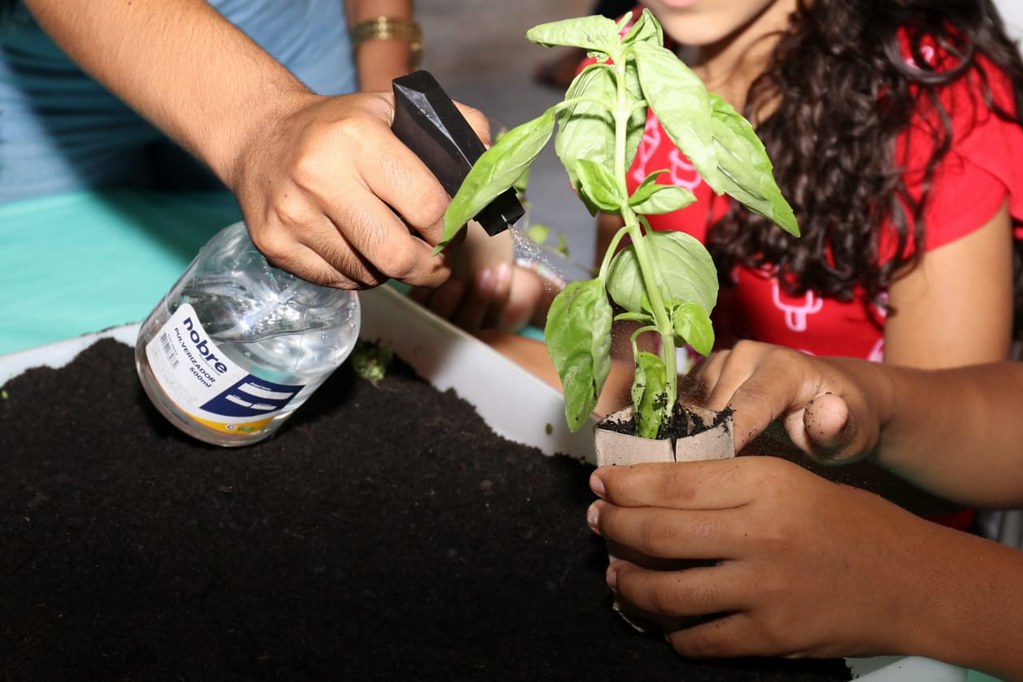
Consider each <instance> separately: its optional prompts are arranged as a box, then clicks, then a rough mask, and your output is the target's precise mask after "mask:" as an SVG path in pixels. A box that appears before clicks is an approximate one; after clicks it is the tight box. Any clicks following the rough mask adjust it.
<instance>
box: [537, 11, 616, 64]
mask: <svg viewBox="0 0 1023 682" xmlns="http://www.w3.org/2000/svg"><path fill="white" fill-rule="evenodd" d="M526 38H527V39H528V40H529V41H530V42H533V43H536V44H538V45H544V46H547V47H552V46H554V45H570V46H572V47H582V48H585V49H586V50H587V51H588V52H601V53H603V54H606V55H608V56H614V55H616V54H617V53H618V51H619V49H620V47H619V45H620V40H619V37H618V26H617V25H616V24H615V22H614V20H613V19H608V18H607V17H604V16H600V15H594V16H587V17H579V18H575V19H563V20H561V21H551V22H548V23H546V24H540V25H539V26H534V27H533V28H531V29H529V30H528V31H526Z"/></svg>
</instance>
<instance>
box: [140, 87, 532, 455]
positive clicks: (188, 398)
mask: <svg viewBox="0 0 1023 682" xmlns="http://www.w3.org/2000/svg"><path fill="white" fill-rule="evenodd" d="M394 91H395V120H394V124H393V129H394V132H395V134H396V135H397V137H399V139H401V140H402V141H403V142H404V143H405V144H406V145H408V146H409V147H410V148H411V149H412V150H413V151H415V152H416V153H417V154H418V155H419V156H420V158H422V159H423V161H424V162H425V163H426V165H427V167H429V168H430V170H431V171H432V172H433V173H434V174H435V175H437V177H438V179H440V181H441V183H442V185H443V186H444V188H445V189H446V190H447V191H448V193H449V194H454V193H455V192H456V191H457V189H458V187H459V185H460V184H461V182H462V180H463V179H464V178H465V174H466V173H468V171H469V168H470V167H471V165H472V163H473V162H474V161H475V160H476V159H477V158H479V155H480V154H482V153H483V144H482V143H481V142H480V140H479V138H477V137H476V135H475V133H474V132H473V131H472V128H471V127H470V126H469V125H468V123H467V122H466V121H465V119H464V117H462V115H461V113H460V112H459V111H458V110H457V108H456V107H455V106H454V104H453V103H452V102H451V100H450V98H448V97H447V95H446V94H444V91H443V90H442V89H441V88H440V86H439V85H438V84H437V82H436V80H434V79H433V77H432V76H430V74H428V73H427V72H425V71H418V72H416V73H413V74H410V75H408V76H405V77H403V78H399V79H397V80H395V82H394ZM522 214H523V209H522V206H521V205H520V204H519V202H518V200H517V199H516V198H515V196H514V192H509V193H506V194H505V195H502V196H501V197H498V198H497V199H495V200H494V202H492V203H491V205H490V206H488V207H487V208H486V209H484V210H483V211H482V212H481V213H480V216H479V217H478V220H479V221H480V222H481V223H483V224H484V227H485V228H486V229H487V232H488V233H489V234H497V233H498V232H500V231H502V230H504V229H506V228H507V227H508V225H509V224H511V223H514V222H515V221H516V220H518V218H519V217H521V216H522ZM360 319H361V318H360V307H359V297H358V295H357V294H356V293H355V292H354V291H342V290H339V289H332V288H329V287H323V286H318V285H315V284H312V283H310V282H306V281H304V280H302V279H299V278H298V277H295V276H294V275H291V274H289V273H287V272H284V271H283V270H280V269H278V268H275V267H273V266H272V265H270V264H269V263H268V262H267V260H266V258H264V257H263V255H262V254H261V253H260V252H259V251H258V250H257V249H256V247H255V245H254V244H253V243H252V241H251V240H250V239H249V235H248V230H247V229H246V227H245V225H244V224H243V223H235V224H233V225H230V226H228V227H226V228H224V229H223V230H222V231H221V232H219V233H218V234H217V235H215V236H214V237H213V239H211V240H210V241H209V242H208V243H207V244H206V245H205V246H204V247H203V248H202V249H201V250H200V251H199V253H198V255H197V256H196V257H195V259H194V260H193V261H192V263H191V265H189V266H188V269H187V270H186V271H185V273H184V274H183V275H182V276H181V278H180V279H179V280H178V281H177V283H176V284H175V285H174V286H173V287H172V288H171V290H170V291H169V292H168V293H167V295H166V296H164V298H163V300H161V301H160V303H159V304H158V305H157V306H156V308H155V309H154V310H153V311H152V312H151V313H150V314H149V317H148V318H147V319H146V321H145V322H144V323H143V324H142V327H141V329H140V330H139V335H138V340H137V342H136V346H135V359H136V367H137V369H138V374H139V378H140V380H141V382H142V386H143V388H144V389H145V391H146V394H147V395H148V396H149V398H150V400H151V401H152V402H153V404H154V405H155V406H156V408H157V409H158V410H159V411H160V412H161V413H162V414H163V415H164V416H165V417H166V418H167V419H168V420H169V421H170V422H171V423H172V424H174V425H175V426H177V427H178V428H180V429H181V430H182V431H184V432H185V433H187V434H189V435H191V436H194V437H195V438H198V439H199V440H201V441H205V442H207V443H212V444H214V445H222V446H239V445H248V444H251V443H256V442H258V441H260V440H263V439H265V438H268V437H269V436H270V435H272V434H273V433H274V432H275V431H276V430H277V429H278V428H280V426H281V425H282V424H283V423H284V421H285V420H286V419H287V418H288V417H289V416H290V415H291V414H292V413H293V412H294V411H295V410H296V409H298V408H299V407H300V406H301V405H302V403H304V402H305V401H306V400H307V399H308V398H309V396H310V395H312V393H313V392H314V391H315V390H316V389H317V388H318V387H319V386H320V385H321V384H322V383H323V382H324V381H326V379H327V378H328V377H329V376H330V375H331V373H333V372H334V370H335V369H337V368H338V367H339V366H340V365H341V363H343V362H344V361H345V359H346V358H347V357H348V355H349V354H350V353H351V352H352V348H353V347H354V346H355V343H356V341H357V340H358V336H359V323H360Z"/></svg>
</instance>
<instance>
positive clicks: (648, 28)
mask: <svg viewBox="0 0 1023 682" xmlns="http://www.w3.org/2000/svg"><path fill="white" fill-rule="evenodd" d="M622 42H623V43H624V44H625V45H635V44H636V43H650V44H651V45H656V46H657V47H660V46H662V45H664V29H662V28H661V25H660V24H659V23H657V20H656V19H655V18H654V15H653V14H651V12H650V10H649V9H646V8H644V9H643V12H642V14H640V15H639V19H636V23H634V24H633V25H632V28H631V29H629V33H628V35H626V36H625V39H624V40H623V41H622Z"/></svg>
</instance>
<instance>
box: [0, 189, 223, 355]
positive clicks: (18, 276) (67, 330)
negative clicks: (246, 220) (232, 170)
mask: <svg viewBox="0 0 1023 682" xmlns="http://www.w3.org/2000/svg"><path fill="white" fill-rule="evenodd" d="M240 217H241V214H240V211H239V209H238V207H237V204H236V203H235V200H234V197H233V196H231V195H230V194H228V193H226V192H208V193H181V194H178V193H167V192H152V191H139V190H107V191H93V192H75V193H70V194H61V195H55V196H48V197H39V198H34V199H26V200H23V201H18V202H13V203H8V204H3V205H0V289H2V291H3V295H2V297H0V353H10V352H13V351H17V350H22V349H25V348H31V347H34V346H39V345H43V344H46V343H52V342H54V341H59V340H62V339H66V338H70V337H73V336H78V335H81V334H86V333H90V332H96V331H100V330H102V329H106V328H109V327H114V326H118V325H122V324H128V323H132V322H141V321H142V320H143V319H145V317H146V316H147V315H148V314H149V312H150V311H151V310H152V309H153V306H155V305H156V303H157V302H159V300H160V299H161V298H162V297H163V295H164V294H165V293H167V290H168V289H170V287H171V286H172V285H173V284H174V282H176V281H177V279H178V277H179V276H180V275H181V274H182V273H183V272H184V271H185V268H186V267H187V266H188V264H189V263H190V262H191V260H192V258H193V257H194V256H195V254H196V253H197V252H198V250H199V249H200V248H201V247H202V245H203V244H205V243H206V242H207V241H208V240H209V238H210V237H211V236H213V235H214V234H215V233H216V232H217V231H218V230H220V229H221V228H223V227H226V226H227V225H229V224H231V223H233V222H235V221H237V220H239V219H240Z"/></svg>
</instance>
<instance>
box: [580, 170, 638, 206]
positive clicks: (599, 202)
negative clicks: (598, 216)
mask: <svg viewBox="0 0 1023 682" xmlns="http://www.w3.org/2000/svg"><path fill="white" fill-rule="evenodd" d="M576 169H577V172H578V174H579V193H580V194H581V195H582V196H583V198H584V199H585V200H586V202H587V204H592V205H593V206H596V207H597V208H598V209H600V210H601V211H604V212H605V213H613V214H617V213H621V210H622V204H623V203H626V201H627V199H626V197H625V195H624V193H623V191H622V189H621V188H620V187H619V186H618V183H617V182H616V181H615V177H614V175H612V174H611V171H609V170H608V169H607V168H605V167H604V166H601V165H600V164H597V163H594V162H593V161H589V160H588V159H579V162H578V163H577V164H576Z"/></svg>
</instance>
